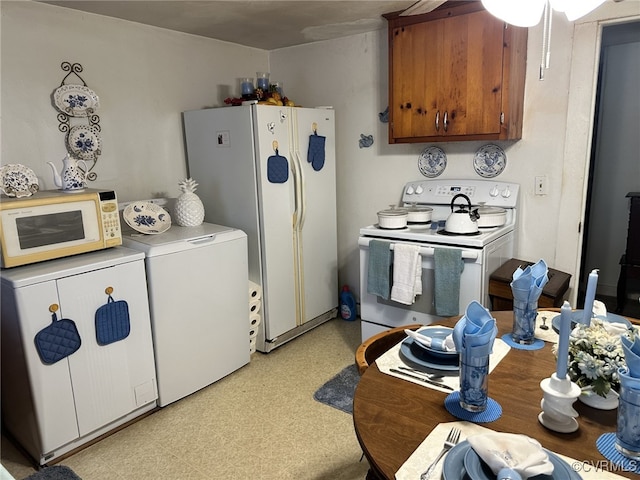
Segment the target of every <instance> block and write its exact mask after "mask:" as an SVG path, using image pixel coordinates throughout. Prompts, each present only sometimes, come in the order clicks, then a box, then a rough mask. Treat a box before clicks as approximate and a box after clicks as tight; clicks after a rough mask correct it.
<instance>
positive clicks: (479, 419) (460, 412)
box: [444, 391, 502, 423]
mask: <svg viewBox="0 0 640 480" xmlns="http://www.w3.org/2000/svg"><path fill="white" fill-rule="evenodd" d="M444 406H445V408H446V409H447V411H448V412H449V413H450V414H451V415H453V416H454V417H458V418H460V419H461V420H466V421H468V422H473V423H487V422H494V421H496V420H497V419H499V418H500V417H501V416H502V407H501V406H500V404H499V403H498V402H496V401H495V400H494V399H493V398H488V399H487V409H486V410H485V411H484V412H469V411H467V410H465V409H464V408H462V407H461V406H460V392H459V391H455V392H453V393H450V394H449V395H447V398H445V399H444Z"/></svg>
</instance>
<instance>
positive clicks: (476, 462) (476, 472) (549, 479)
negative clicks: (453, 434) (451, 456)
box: [463, 442, 582, 480]
mask: <svg viewBox="0 0 640 480" xmlns="http://www.w3.org/2000/svg"><path fill="white" fill-rule="evenodd" d="M467 443H468V442H467ZM545 452H547V455H549V460H550V461H551V463H552V464H553V473H551V474H550V475H543V474H540V475H536V476H535V477H529V478H530V479H531V480H562V479H570V480H580V479H581V478H582V477H580V475H578V473H577V472H575V471H574V470H573V469H572V468H571V466H570V465H569V464H568V463H567V462H565V461H564V460H562V459H561V458H560V457H558V456H557V455H556V454H555V453H553V452H550V451H549V450H546V449H545ZM463 462H464V468H465V471H466V472H467V475H469V478H471V480H495V478H496V476H495V475H494V474H493V472H492V471H491V468H489V465H487V464H486V463H485V462H484V461H483V460H482V459H481V458H480V456H479V455H478V454H477V453H476V451H475V450H474V449H473V448H471V445H469V448H468V449H467V451H466V452H465V454H464V461H463Z"/></svg>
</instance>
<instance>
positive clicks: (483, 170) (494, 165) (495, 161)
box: [473, 144, 507, 178]
mask: <svg viewBox="0 0 640 480" xmlns="http://www.w3.org/2000/svg"><path fill="white" fill-rule="evenodd" d="M506 166H507V155H506V154H505V153H504V150H502V148H500V147H499V146H498V145H492V144H489V145H483V146H482V147H480V148H479V149H478V151H477V152H476V153H475V155H474V157H473V168H474V169H475V171H476V173H477V174H478V175H480V176H481V177H484V178H493V177H496V176H498V175H500V174H501V173H502V171H503V170H504V167H506Z"/></svg>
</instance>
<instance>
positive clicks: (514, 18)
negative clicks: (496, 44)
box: [482, 0, 547, 27]
mask: <svg viewBox="0 0 640 480" xmlns="http://www.w3.org/2000/svg"><path fill="white" fill-rule="evenodd" d="M546 1H547V0H525V1H519V2H516V1H514V0H482V5H483V6H484V8H485V9H486V10H487V11H488V12H489V13H490V14H492V15H493V16H494V17H498V18H499V19H500V20H504V21H505V22H507V23H509V24H511V25H515V26H516V27H533V26H534V25H537V24H538V22H540V18H541V17H542V11H543V10H544V5H545V3H546Z"/></svg>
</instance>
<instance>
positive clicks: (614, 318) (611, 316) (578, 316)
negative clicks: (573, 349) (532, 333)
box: [551, 310, 631, 333]
mask: <svg viewBox="0 0 640 480" xmlns="http://www.w3.org/2000/svg"><path fill="white" fill-rule="evenodd" d="M583 312H584V310H573V311H572V312H571V329H573V328H575V326H576V323H582V316H583ZM595 318H599V319H600V320H605V321H607V322H611V323H624V324H625V325H626V326H627V328H631V322H630V321H629V320H627V319H626V318H624V317H621V316H620V315H616V314H615V313H611V312H607V316H606V317H605V316H603V315H596V316H595ZM551 327H552V328H553V330H554V331H555V332H556V333H558V332H559V331H560V315H556V316H555V317H553V319H552V320H551Z"/></svg>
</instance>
